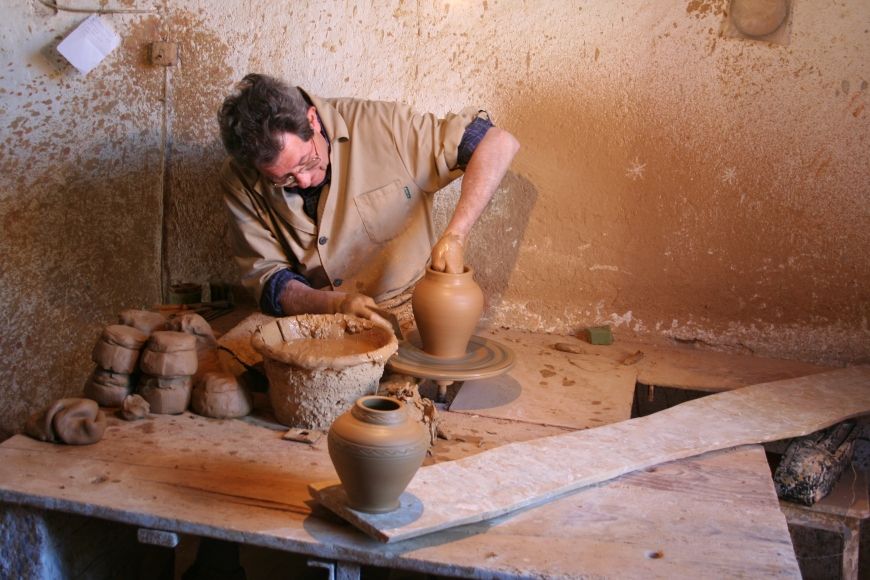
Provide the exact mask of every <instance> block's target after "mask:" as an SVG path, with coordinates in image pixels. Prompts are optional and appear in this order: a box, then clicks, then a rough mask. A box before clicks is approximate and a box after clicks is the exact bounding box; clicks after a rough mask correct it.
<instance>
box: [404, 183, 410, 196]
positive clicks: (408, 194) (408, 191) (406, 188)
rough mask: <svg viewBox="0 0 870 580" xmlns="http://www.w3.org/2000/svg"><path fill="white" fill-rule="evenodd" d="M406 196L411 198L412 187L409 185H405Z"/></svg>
mask: <svg viewBox="0 0 870 580" xmlns="http://www.w3.org/2000/svg"><path fill="white" fill-rule="evenodd" d="M405 197H406V198H408V199H411V189H410V188H409V187H408V186H407V185H406V186H405Z"/></svg>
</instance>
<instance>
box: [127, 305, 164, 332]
mask: <svg viewBox="0 0 870 580" xmlns="http://www.w3.org/2000/svg"><path fill="white" fill-rule="evenodd" d="M118 321H119V322H120V323H121V324H124V325H127V326H132V327H133V328H136V329H139V330H141V331H142V332H144V333H145V334H149V335H150V334H151V333H153V332H154V331H155V330H163V329H165V328H166V317H165V316H163V315H162V314H160V313H159V312H151V311H150V310H135V309H133V308H128V309H127V310H122V311H121V313H120V314H119V315H118Z"/></svg>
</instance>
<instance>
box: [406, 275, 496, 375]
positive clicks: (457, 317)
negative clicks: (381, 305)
mask: <svg viewBox="0 0 870 580" xmlns="http://www.w3.org/2000/svg"><path fill="white" fill-rule="evenodd" d="M411 306H412V308H413V310H414V319H415V320H416V322H417V330H419V332H420V339H421V340H422V342H423V350H424V351H425V352H426V353H427V354H429V355H432V356H435V357H439V358H459V357H462V356H465V353H466V349H467V347H468V341H469V340H471V336H472V335H473V334H474V330H475V329H476V328H477V323H478V321H479V320H480V315H481V314H482V313H483V291H481V289H480V286H478V285H477V282H475V281H474V270H472V269H471V268H470V267H468V266H466V267H465V270H464V271H463V272H462V273H461V274H448V273H446V272H438V271H436V270H433V269H432V267H431V266H428V267H427V268H426V274H425V275H424V276H423V278H422V279H421V280H420V281H419V282H417V286H416V288H414V293H413V295H412V296H411Z"/></svg>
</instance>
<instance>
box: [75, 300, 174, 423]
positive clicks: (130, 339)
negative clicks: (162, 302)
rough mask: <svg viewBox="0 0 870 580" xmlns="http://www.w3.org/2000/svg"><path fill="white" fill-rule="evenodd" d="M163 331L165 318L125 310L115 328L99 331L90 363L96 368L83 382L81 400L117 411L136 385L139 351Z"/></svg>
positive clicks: (154, 313)
mask: <svg viewBox="0 0 870 580" xmlns="http://www.w3.org/2000/svg"><path fill="white" fill-rule="evenodd" d="M165 327H166V317H165V316H163V315H162V314H159V313H157V312H150V311H148V310H136V309H132V308H131V309H127V310H123V311H121V314H119V315H118V324H111V325H109V326H107V327H105V328H104V329H103V332H102V333H101V334H100V337H99V339H97V344H95V345H94V350H93V351H92V352H91V360H93V361H94V362H95V363H96V364H97V366H96V367H95V368H94V372H92V373H91V376H89V377H88V380H87V381H86V382H85V397H87V398H89V399H93V400H94V401H96V402H97V403H98V404H99V405H101V406H103V407H120V406H122V405H123V403H124V399H125V398H126V397H127V396H128V395H130V394H131V393H132V391H133V388H134V386H135V385H136V383H137V374H138V370H139V356H140V353H141V351H142V347H144V346H145V343H146V342H147V340H148V337H149V336H151V333H152V332H154V331H156V330H162V329H163V328H165Z"/></svg>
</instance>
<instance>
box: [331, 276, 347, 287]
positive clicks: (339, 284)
mask: <svg viewBox="0 0 870 580" xmlns="http://www.w3.org/2000/svg"><path fill="white" fill-rule="evenodd" d="M332 284H333V285H334V286H335V287H336V288H338V287H339V286H341V285H342V284H344V280H342V279H341V278H336V279H335V281H334V282H333V283H332Z"/></svg>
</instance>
